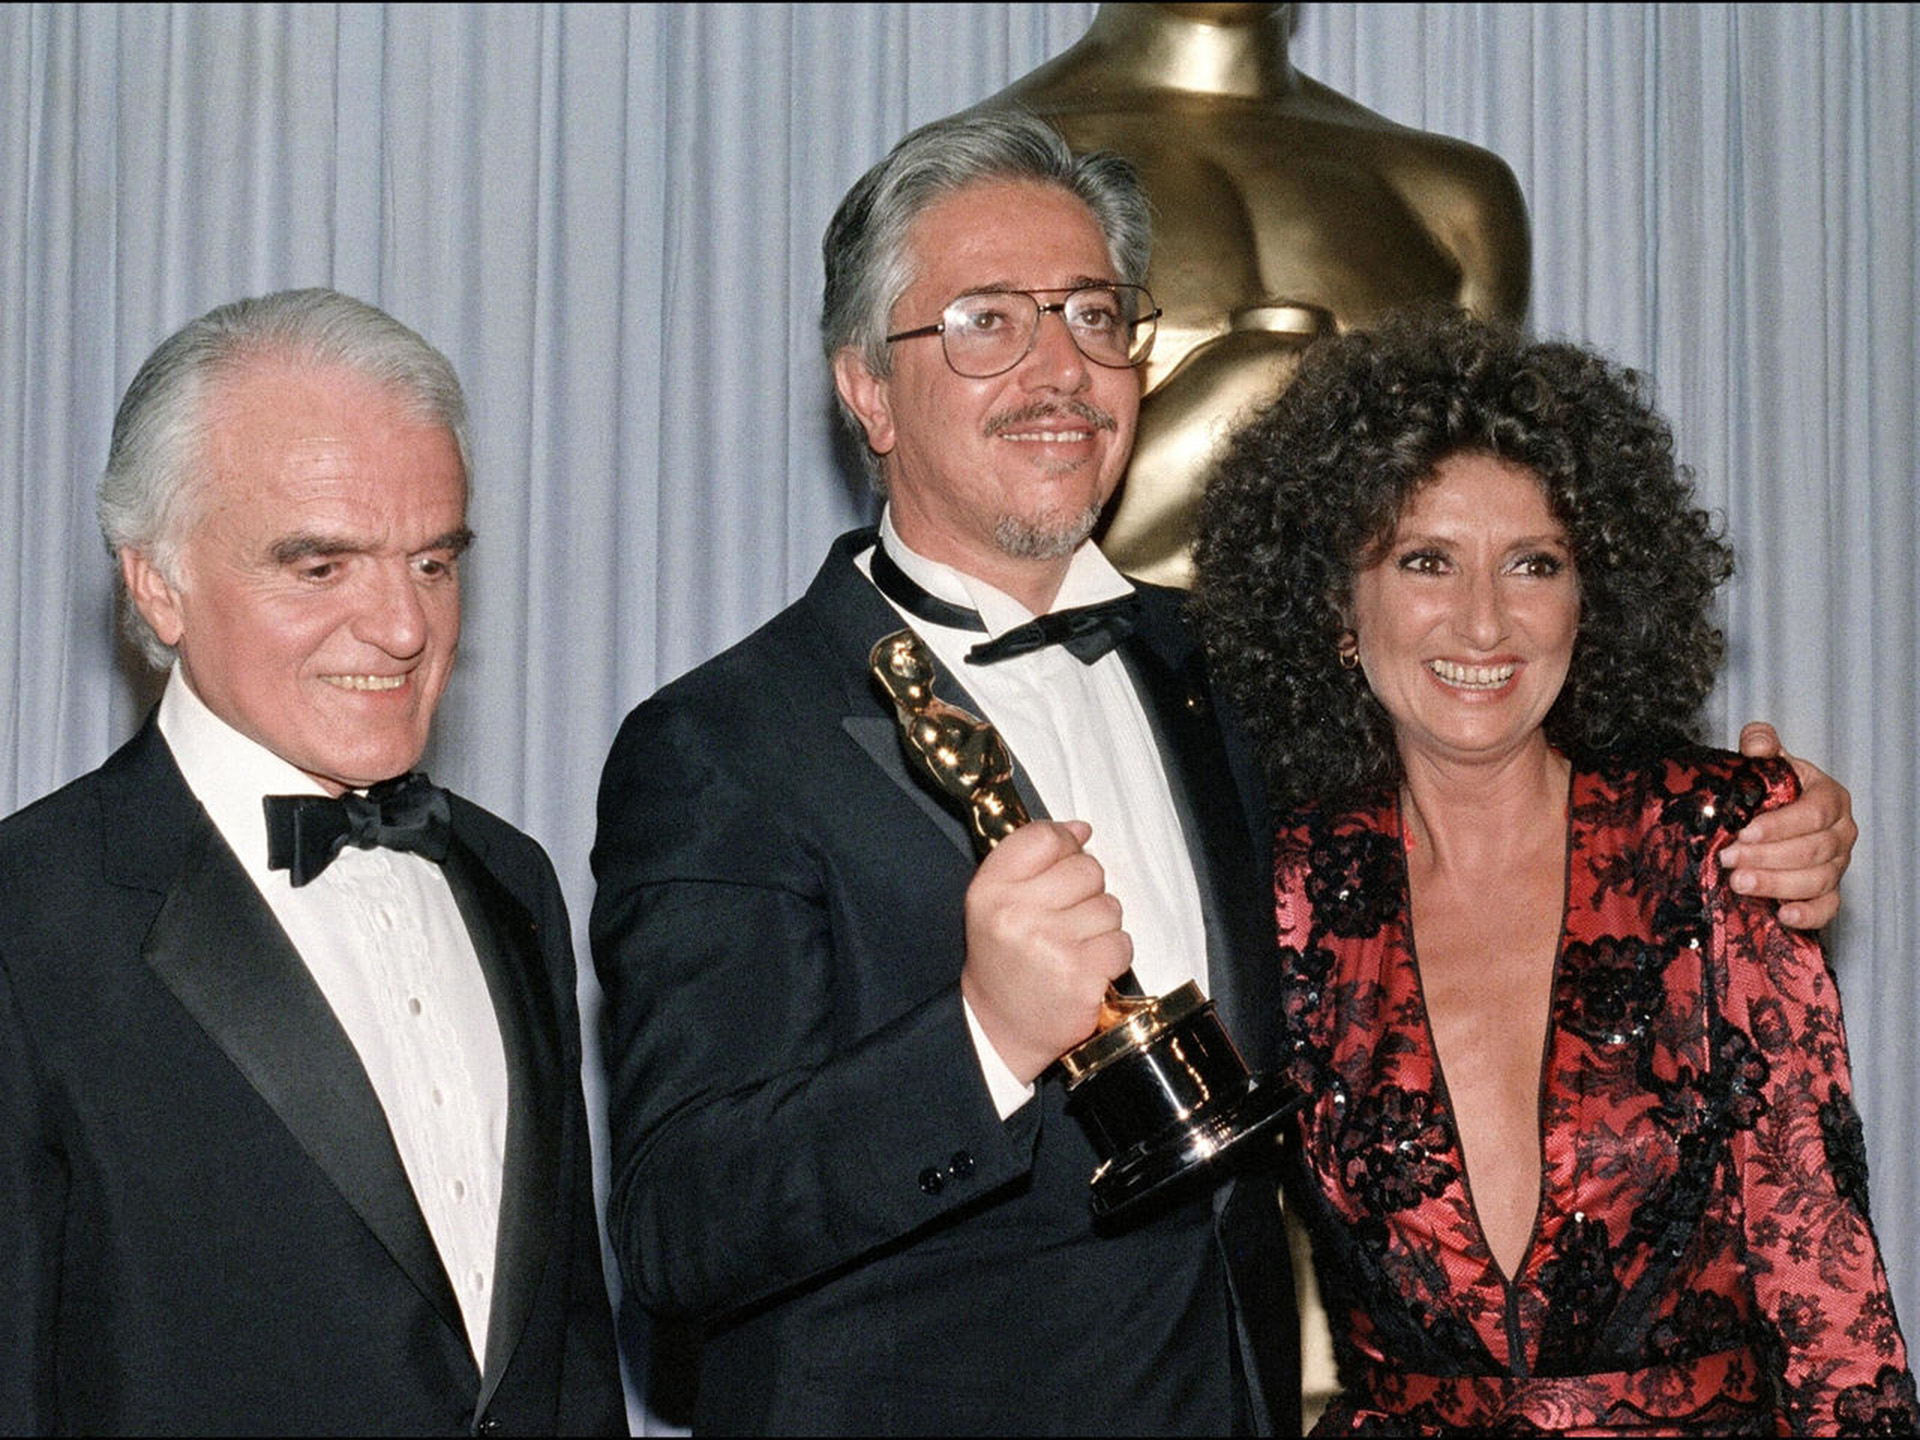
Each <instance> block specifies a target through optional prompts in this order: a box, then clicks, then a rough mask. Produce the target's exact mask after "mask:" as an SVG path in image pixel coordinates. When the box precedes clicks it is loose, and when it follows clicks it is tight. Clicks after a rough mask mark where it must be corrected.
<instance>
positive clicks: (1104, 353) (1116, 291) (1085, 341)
mask: <svg viewBox="0 0 1920 1440" xmlns="http://www.w3.org/2000/svg"><path fill="white" fill-rule="evenodd" d="M1042 295H1065V296H1066V297H1067V298H1066V299H1064V300H1055V301H1043V300H1041V298H1040V297H1041V296H1042ZM1042 315H1058V316H1059V317H1060V318H1061V319H1062V320H1063V321H1065V322H1066V326H1067V334H1069V335H1071V336H1072V337H1073V343H1074V344H1075V345H1076V346H1078V347H1079V350H1080V353H1081V354H1082V355H1084V356H1086V357H1087V359H1089V360H1091V361H1092V362H1093V363H1094V364H1096V365H1105V366H1108V367H1109V368H1111V369H1115V370H1125V369H1127V368H1129V367H1131V366H1134V365H1138V364H1141V363H1142V362H1143V361H1145V360H1146V358H1147V356H1148V354H1149V353H1151V351H1152V350H1153V336H1154V330H1155V325H1154V322H1155V321H1157V320H1158V319H1159V318H1160V311H1159V309H1158V308H1157V307H1156V306H1155V305H1154V303H1153V296H1152V295H1150V294H1149V293H1148V292H1147V289H1146V287H1145V286H1143V285H1082V286H1080V287H1078V288H1077V289H1073V290H1068V289H1066V288H1064V287H1061V288H1058V289H1053V290H976V291H975V292H974V293H973V294H971V295H962V296H960V298H959V299H957V300H955V301H954V302H953V303H952V304H951V305H949V306H947V308H946V309H945V310H943V311H941V312H940V323H939V324H937V325H922V326H920V327H919V328H918V329H915V330H899V331H896V332H894V333H893V334H891V335H889V336H887V344H889V345H891V344H893V343H894V342H895V341H896V340H918V339H919V338H920V337H922V336H923V335H938V336H939V337H940V346H941V349H942V350H944V351H945V352H946V357H947V364H949V365H950V366H952V367H953V370H954V373H955V374H957V375H964V376H965V377H966V378H967V379H969V380H985V379H988V378H989V377H991V376H994V375H1002V374H1005V373H1006V372H1007V371H1009V370H1011V369H1012V368H1013V367H1014V366H1016V365H1018V364H1019V363H1020V362H1021V361H1022V360H1024V359H1026V358H1027V355H1028V354H1029V352H1031V351H1032V349H1033V346H1034V342H1035V340H1037V339H1038V338H1039V335H1040V317H1041V316H1042Z"/></svg>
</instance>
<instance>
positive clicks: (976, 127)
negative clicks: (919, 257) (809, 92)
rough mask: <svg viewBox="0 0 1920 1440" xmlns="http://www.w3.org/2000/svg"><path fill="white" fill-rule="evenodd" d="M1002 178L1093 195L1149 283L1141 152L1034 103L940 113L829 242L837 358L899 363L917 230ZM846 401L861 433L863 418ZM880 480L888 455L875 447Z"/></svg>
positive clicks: (1107, 226)
mask: <svg viewBox="0 0 1920 1440" xmlns="http://www.w3.org/2000/svg"><path fill="white" fill-rule="evenodd" d="M992 180H1027V181H1033V182H1035V183H1037V184H1042V185H1052V186H1056V187H1058V188H1059V189H1061V190H1065V191H1066V192H1067V193H1069V194H1071V195H1073V196H1076V197H1077V198H1078V199H1080V200H1081V201H1083V202H1084V203H1085V204H1086V206H1087V208H1088V209H1089V210H1091V211H1092V212H1093V218H1094V220H1095V221H1096V222H1097V223H1098V224H1099V226H1100V230H1101V233H1102V234H1104V235H1105V236H1106V240H1107V255H1108V258H1109V259H1110V260H1111V261H1112V262H1113V267H1114V269H1115V271H1117V272H1118V273H1117V275H1116V277H1115V278H1116V279H1119V280H1121V281H1124V282H1126V283H1128V284H1132V285H1141V284H1144V283H1146V278H1147V257H1148V252H1149V250H1150V249H1151V246H1152V240H1153V230H1152V223H1151V219H1150V215H1149V210H1148V205H1147V196H1146V192H1145V190H1143V189H1142V188H1141V185H1140V177H1139V175H1138V174H1137V173H1136V172H1135V170H1134V167H1133V164H1132V162H1131V161H1129V160H1126V159H1125V158H1123V157H1122V156H1119V155H1116V154H1113V153H1112V152H1111V151H1096V152H1095V153H1093V154H1090V155H1082V156H1076V155H1075V154H1074V153H1073V151H1072V150H1071V149H1069V148H1068V146H1067V142H1066V140H1065V139H1063V138H1062V137H1061V135H1060V132H1059V131H1057V130H1055V129H1054V128H1053V127H1052V126H1051V125H1049V124H1048V123H1047V122H1046V121H1044V120H1042V119H1040V117H1038V116H1037V115H1033V114H1030V113H1028V112H1026V111H1023V110H983V111H977V112H971V113H967V114H962V115H953V116H949V117H948V118H946V119H944V120H936V121H934V122H933V123H932V124H931V125H923V126H921V127H920V128H919V129H918V130H915V131H914V132H913V133H912V134H910V135H908V136H907V137H906V138H905V139H904V140H902V141H901V142H900V143H899V144H898V145H895V146H894V147H893V149H892V150H891V151H890V152H889V153H888V155H887V158H886V159H884V160H882V161H881V162H880V163H879V164H878V165H875V166H874V167H873V168H872V169H871V170H869V171H867V173H866V174H865V175H862V176H861V177H860V179H859V180H858V181H856V182H855V184H854V187H853V188H852V189H851V190H849V191H848V192H847V195H846V198H845V199H844V200H842V201H841V202H840V208H839V209H838V210H837V211H835V212H834V216H833V221H832V223H831V224H829V225H828V226H827V234H826V239H825V240H824V241H822V242H821V246H820V250H821V258H822V259H823V260H824V261H825V264H826V272H827V283H826V293H825V296H824V299H823V301H822V305H821V314H820V334H821V340H822V343H823V344H824V346H825V348H826V353H827V359H828V361H829V362H831V361H832V360H833V359H834V357H835V356H837V355H838V354H839V353H840V352H841V351H842V350H846V349H852V350H853V351H855V353H857V354H858V356H859V357H860V360H861V361H862V363H864V364H865V365H866V367H867V369H868V370H869V371H870V372H872V373H873V374H875V375H888V374H891V373H892V370H893V361H892V356H891V353H890V351H889V350H888V347H887V343H886V336H887V329H888V324H887V320H888V316H889V315H891V314H892V312H893V307H894V305H895V304H896V303H897V302H898V301H899V299H900V297H901V296H902V295H904V294H905V293H906V291H907V289H908V287H909V286H911V285H912V284H913V281H914V279H915V275H914V261H913V257H912V256H911V255H910V254H909V253H908V248H907V232H908V231H909V230H910V229H911V228H912V226H913V223H914V221H915V220H917V219H919V218H920V216H921V215H922V214H923V213H924V212H925V211H926V210H928V209H929V208H931V207H932V206H933V205H935V204H937V203H938V202H939V201H941V200H944V199H945V198H946V197H947V196H949V195H952V194H954V193H955V192H956V191H959V190H964V189H966V188H968V187H969V186H972V185H977V184H980V183H982V182H985V181H992ZM840 413H841V416H842V418H844V419H845V420H846V421H847V423H848V424H849V425H850V426H851V427H852V428H853V432H854V435H855V437H856V438H857V439H859V440H860V441H861V442H862V451H863V453H865V438H866V432H865V431H864V430H863V429H862V427H861V425H860V423H859V419H858V417H857V416H855V415H854V414H853V412H852V411H851V410H850V409H849V408H848V407H847V404H846V402H845V401H844V400H842V401H841V402H840ZM867 458H868V461H869V470H870V472H871V473H872V474H873V476H874V479H875V482H876V486H877V485H878V483H879V480H880V474H879V467H878V464H877V460H878V457H876V456H873V455H871V454H869V455H868V457H867Z"/></svg>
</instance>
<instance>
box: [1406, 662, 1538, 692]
mask: <svg viewBox="0 0 1920 1440" xmlns="http://www.w3.org/2000/svg"><path fill="white" fill-rule="evenodd" d="M1427 668H1428V669H1429V670H1431V671H1432V672H1433V673H1434V674H1435V675H1437V676H1438V677H1439V678H1440V679H1441V680H1442V681H1444V682H1445V683H1446V684H1448V685H1452V686H1454V687H1456V688H1457V689H1461V690H1498V689H1499V688H1500V687H1501V686H1502V685H1504V684H1506V683H1507V681H1509V680H1511V679H1512V678H1513V672H1514V671H1515V670H1517V669H1518V668H1519V667H1518V666H1517V665H1514V664H1513V663H1512V662H1508V663H1507V664H1505V665H1460V664H1456V663H1455V662H1454V661H1452V660H1429V661H1428V662H1427Z"/></svg>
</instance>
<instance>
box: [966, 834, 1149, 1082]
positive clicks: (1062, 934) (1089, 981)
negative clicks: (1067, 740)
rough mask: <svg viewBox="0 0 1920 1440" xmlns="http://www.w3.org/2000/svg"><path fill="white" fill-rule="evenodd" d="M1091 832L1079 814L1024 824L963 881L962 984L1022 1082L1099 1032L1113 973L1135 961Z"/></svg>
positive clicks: (989, 1036) (976, 1014)
mask: <svg viewBox="0 0 1920 1440" xmlns="http://www.w3.org/2000/svg"><path fill="white" fill-rule="evenodd" d="M1091 833H1092V831H1091V827H1089V826H1088V825H1087V824H1086V822H1085V821H1081V820H1069V821H1065V822H1055V821H1046V820H1040V821H1035V822H1034V823H1032V824H1030V825H1026V826H1023V827H1022V828H1021V829H1019V830H1016V831H1015V832H1014V833H1013V834H1012V835H1009V836H1008V837H1007V838H1006V839H1005V840H1003V841H1001V842H1000V844H999V845H998V846H996V847H995V849H994V851H993V853H992V854H990V855H988V856H987V858H986V859H985V860H983V861H981V862H980V870H979V873H977V874H976V875H975V876H974V878H973V881H972V883H971V884H969V885H968V887H967V902H966V915H967V959H966V964H965V967H964V968H963V969H962V971H961V974H960V992H961V994H962V995H963V996H965V997H966V1001H967V1004H968V1005H969V1006H970V1007H971V1008H972V1010H973V1013H974V1017H975V1018H976V1019H977V1020H978V1021H979V1023H980V1028H981V1029H982V1030H984V1031H985V1032H986V1036H987V1039H988V1040H989V1041H990V1042H992V1045H993V1048H994V1049H995V1050H996V1051H997V1052H999V1055H1000V1058H1001V1059H1002V1060H1003V1061H1005V1062H1006V1065H1007V1068H1008V1069H1009V1070H1010V1071H1012V1072H1013V1074H1014V1075H1015V1076H1016V1077H1017V1078H1018V1079H1019V1080H1020V1081H1021V1082H1022V1083H1023V1084H1031V1083H1032V1082H1033V1080H1034V1079H1035V1078H1036V1077H1037V1076H1038V1075H1039V1074H1040V1072H1041V1071H1042V1070H1045V1069H1046V1068H1047V1066H1049V1065H1051V1064H1052V1063H1053V1062H1054V1061H1055V1060H1056V1059H1058V1058H1059V1057H1060V1056H1061V1055H1062V1054H1063V1053H1064V1052H1066V1051H1067V1050H1069V1049H1071V1048H1072V1047H1073V1046H1075V1045H1077V1044H1079V1043H1080V1041H1082V1040H1084V1039H1086V1038H1087V1036H1089V1035H1091V1034H1092V1033H1093V1030H1094V1026H1095V1023H1096V1021H1097V1020H1098V1018H1099V1014H1100V1002H1101V1000H1102V999H1103V998H1104V996H1105V995H1106V990H1107V982H1108V981H1109V980H1111V979H1113V978H1114V977H1115V976H1117V975H1119V974H1121V973H1122V972H1123V971H1124V970H1126V968H1127V967H1128V966H1129V965H1131V964H1132V963H1133V941H1132V939H1131V938H1129V937H1128V935H1127V932H1126V931H1125V930H1123V929H1121V928H1120V924H1121V915H1120V902H1119V901H1118V900H1116V899H1115V898H1114V897H1113V896H1111V895H1109V894H1108V893H1107V878H1106V872H1105V871H1104V870H1102V869H1101V868H1100V862H1099V861H1098V860H1096V859H1094V858H1093V856H1091V855H1089V854H1088V853H1087V852H1086V849H1085V846H1086V843H1087V837H1088V836H1089V835H1090V834H1091Z"/></svg>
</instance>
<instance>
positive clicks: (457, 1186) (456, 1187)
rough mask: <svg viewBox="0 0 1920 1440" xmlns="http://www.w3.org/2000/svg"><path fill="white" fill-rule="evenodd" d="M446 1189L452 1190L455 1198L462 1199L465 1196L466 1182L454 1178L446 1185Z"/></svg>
mask: <svg viewBox="0 0 1920 1440" xmlns="http://www.w3.org/2000/svg"><path fill="white" fill-rule="evenodd" d="M447 1189H448V1190H449V1191H450V1192H452V1195H453V1198H454V1199H455V1200H464V1199H466V1198H467V1182H466V1181H464V1180H455V1181H454V1182H453V1183H452V1184H451V1185H449V1186H447Z"/></svg>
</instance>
